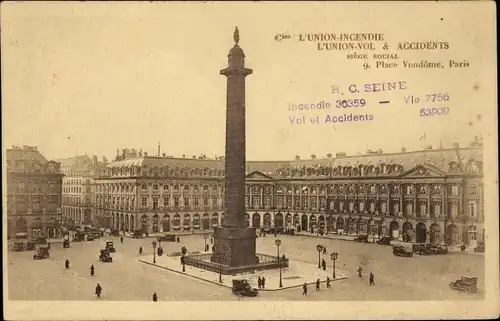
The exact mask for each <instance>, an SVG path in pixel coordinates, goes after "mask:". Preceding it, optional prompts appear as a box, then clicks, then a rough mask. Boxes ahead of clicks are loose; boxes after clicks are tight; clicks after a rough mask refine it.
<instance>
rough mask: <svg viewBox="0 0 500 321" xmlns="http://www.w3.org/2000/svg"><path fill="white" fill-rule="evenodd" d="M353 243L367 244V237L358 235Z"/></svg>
mask: <svg viewBox="0 0 500 321" xmlns="http://www.w3.org/2000/svg"><path fill="white" fill-rule="evenodd" d="M354 241H355V242H360V243H368V235H364V234H360V235H358V236H357V237H356V238H355V239H354Z"/></svg>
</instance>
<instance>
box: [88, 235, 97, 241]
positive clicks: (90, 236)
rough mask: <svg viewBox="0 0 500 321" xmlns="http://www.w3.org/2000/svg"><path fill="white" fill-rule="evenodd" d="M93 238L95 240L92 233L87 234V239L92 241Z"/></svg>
mask: <svg viewBox="0 0 500 321" xmlns="http://www.w3.org/2000/svg"><path fill="white" fill-rule="evenodd" d="M93 240H95V238H94V235H93V234H87V241H93Z"/></svg>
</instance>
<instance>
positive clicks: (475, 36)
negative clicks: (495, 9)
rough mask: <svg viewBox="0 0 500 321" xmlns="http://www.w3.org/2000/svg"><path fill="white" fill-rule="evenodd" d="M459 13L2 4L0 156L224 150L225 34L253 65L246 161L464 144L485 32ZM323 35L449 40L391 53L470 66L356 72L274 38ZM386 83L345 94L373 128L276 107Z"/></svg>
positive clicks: (487, 118)
mask: <svg viewBox="0 0 500 321" xmlns="http://www.w3.org/2000/svg"><path fill="white" fill-rule="evenodd" d="M42 5H43V7H42ZM391 10H392V11H391ZM471 11H472V10H471V8H470V7H468V6H467V5H466V4H465V5H463V6H455V7H453V9H452V10H450V8H448V7H446V4H441V3H439V4H437V3H436V8H435V10H428V8H427V9H426V8H424V7H421V6H420V7H415V6H412V5H411V4H403V5H397V6H396V5H394V4H393V3H391V4H379V5H377V6H372V7H370V6H369V5H363V6H361V5H360V4H357V3H350V4H336V5H335V4H333V5H328V4H315V5H311V4H310V5H307V6H306V5H304V4H301V3H295V4H288V5H286V6H284V5H279V4H273V3H246V4H241V3H240V4H234V3H233V4H202V3H197V4H194V3H187V4H182V3H170V4H165V3H130V2H129V3H98V2H95V3H91V2H86V3H77V2H73V3H50V4H47V3H46V4H39V3H35V2H31V3H17V4H16V3H10V4H9V3H7V4H5V3H4V4H3V5H2V12H1V13H2V25H1V32H2V34H1V36H2V107H3V108H2V139H3V146H7V147H10V146H12V145H37V146H38V148H39V150H41V151H42V153H43V154H44V155H45V156H46V157H47V158H49V159H54V158H63V157H71V156H75V155H76V154H77V153H78V154H80V155H81V154H84V153H87V154H89V155H94V154H95V155H98V156H99V157H102V156H107V157H108V158H109V157H112V156H114V155H115V154H116V149H123V148H135V149H137V150H139V149H143V151H146V152H148V153H149V154H150V155H153V154H155V153H156V150H157V144H158V143H160V144H161V150H162V153H166V154H167V155H172V156H181V155H183V154H185V155H200V154H205V155H207V156H208V157H213V156H215V155H218V156H221V155H223V154H224V143H225V138H224V135H225V108H226V79H225V77H224V76H222V75H220V74H219V71H220V70H221V69H223V68H225V67H226V65H227V54H228V52H229V50H230V48H231V47H232V46H233V30H234V28H235V26H238V28H239V30H240V39H241V40H240V46H241V47H242V48H243V50H244V52H245V55H246V58H245V63H246V67H247V68H252V69H253V70H254V72H253V74H252V75H250V76H248V77H247V79H246V134H247V141H246V144H247V145H246V146H247V159H248V160H286V159H293V158H294V157H295V155H301V156H302V157H303V158H307V157H309V155H311V154H315V155H317V156H318V157H322V156H325V155H326V154H327V153H332V154H334V155H335V153H337V152H346V153H347V154H355V153H360V152H361V153H364V152H365V151H366V150H367V149H372V150H378V149H382V150H383V151H384V152H398V151H400V149H401V147H405V148H406V149H407V150H418V149H422V148H424V147H425V146H427V145H432V146H434V147H437V146H439V145H440V144H442V145H443V146H445V147H449V146H451V145H452V144H453V143H455V142H459V143H461V145H462V146H465V145H466V144H467V143H469V142H471V141H472V140H473V138H474V136H476V135H482V136H484V137H488V136H489V135H491V133H492V132H496V127H495V128H493V127H492V124H493V123H495V122H496V113H495V110H496V95H495V89H494V88H495V86H494V84H495V83H496V79H495V75H494V71H495V70H496V68H492V66H494V63H495V55H494V48H495V39H494V35H492V33H491V30H493V29H491V27H492V26H491V25H490V24H489V23H483V24H477V23H476V21H475V19H471V17H470V16H469V14H470V13H471ZM409 13H411V14H409ZM483 16H484V15H483ZM484 17H485V18H484V19H485V21H489V20H488V19H489V18H490V17H489V16H488V17H487V16H484ZM423 21H425V23H422V22H423ZM334 32H335V33H366V32H371V33H381V34H383V35H384V39H385V41H386V42H387V43H389V45H390V46H391V48H394V47H395V46H396V44H397V43H398V42H406V41H408V42H411V41H445V42H448V43H449V47H450V48H449V49H448V50H446V51H427V52H424V51H418V52H416V51H405V52H399V54H400V56H401V59H400V61H399V63H400V64H401V61H402V60H408V61H416V62H418V61H421V60H423V59H427V60H433V61H435V60H441V61H443V62H444V64H445V65H447V64H448V61H449V60H450V59H454V60H456V61H464V60H467V61H468V62H469V64H470V66H469V67H468V68H443V69H425V68H414V69H407V68H402V67H398V68H386V69H381V68H378V69H377V68H374V67H372V68H370V69H368V70H364V69H363V68H362V62H363V60H358V61H356V60H348V59H346V53H347V52H345V51H324V50H323V51H318V50H317V49H316V44H315V43H306V42H299V41H296V40H289V41H276V40H275V35H277V34H281V33H291V34H299V33H303V34H305V33H334ZM378 52H382V51H378ZM390 52H391V53H396V52H397V51H396V50H395V49H392V51H390ZM370 55H371V53H370ZM396 81H404V82H405V83H406V86H407V89H406V90H405V91H398V92H389V93H358V94H349V93H348V92H345V95H343V97H344V99H346V98H351V99H355V98H357V99H365V101H366V102H367V103H366V106H365V107H364V108H365V109H364V110H363V112H366V113H367V114H372V115H373V116H374V119H373V120H372V121H358V122H345V123H337V124H335V125H332V124H331V123H329V124H323V123H322V124H311V123H307V124H303V125H300V124H291V123H290V117H293V116H298V118H300V117H302V116H303V117H306V118H307V120H308V121H309V119H310V118H313V117H315V116H318V117H320V118H321V119H324V118H325V117H326V115H327V114H331V115H336V116H339V115H342V114H344V113H345V112H346V113H350V112H351V110H344V109H337V108H333V107H332V108H331V109H329V110H320V111H318V110H315V111H306V112H290V111H289V110H288V108H289V104H299V103H311V102H314V103H317V102H321V101H325V102H330V103H332V104H334V103H335V101H336V99H337V98H338V97H337V96H335V95H333V94H332V89H331V87H332V85H338V86H340V87H341V88H347V87H348V86H349V85H350V84H356V85H357V86H358V87H359V88H362V87H363V84H366V83H378V82H396ZM432 93H446V94H447V95H448V96H449V97H450V100H449V101H448V102H446V103H445V104H441V105H439V106H438V105H429V104H421V105H419V106H412V105H408V104H406V103H405V100H404V97H407V96H408V95H414V96H418V97H420V98H421V99H425V95H426V94H432ZM381 100H389V101H390V103H389V104H379V103H378V102H379V101H381ZM434 106H436V107H447V108H449V113H448V114H447V115H445V116H431V117H421V116H419V110H420V108H431V107H434ZM355 112H356V113H359V112H360V111H359V110H358V111H355Z"/></svg>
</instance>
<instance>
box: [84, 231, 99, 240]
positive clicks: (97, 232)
mask: <svg viewBox="0 0 500 321" xmlns="http://www.w3.org/2000/svg"><path fill="white" fill-rule="evenodd" d="M88 234H91V235H92V236H93V237H94V239H99V238H101V231H99V230H96V229H91V230H89V231H88V232H87V235H88Z"/></svg>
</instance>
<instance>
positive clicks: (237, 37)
mask: <svg viewBox="0 0 500 321" xmlns="http://www.w3.org/2000/svg"><path fill="white" fill-rule="evenodd" d="M233 38H234V43H235V44H238V43H239V42H240V31H239V30H238V27H236V28H235V29H234V34H233Z"/></svg>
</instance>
